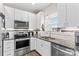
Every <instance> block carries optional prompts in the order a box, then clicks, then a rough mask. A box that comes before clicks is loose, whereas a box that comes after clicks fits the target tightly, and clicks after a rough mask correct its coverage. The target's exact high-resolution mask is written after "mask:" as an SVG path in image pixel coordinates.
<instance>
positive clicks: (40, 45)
mask: <svg viewBox="0 0 79 59" xmlns="http://www.w3.org/2000/svg"><path fill="white" fill-rule="evenodd" d="M36 51H37V52H39V53H40V54H41V55H42V56H51V43H50V42H47V41H44V40H41V39H37V40H36Z"/></svg>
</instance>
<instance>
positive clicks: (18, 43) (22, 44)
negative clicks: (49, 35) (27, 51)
mask: <svg viewBox="0 0 79 59" xmlns="http://www.w3.org/2000/svg"><path fill="white" fill-rule="evenodd" d="M29 46H30V40H29V39H28V40H20V41H16V49H20V48H24V47H29Z"/></svg>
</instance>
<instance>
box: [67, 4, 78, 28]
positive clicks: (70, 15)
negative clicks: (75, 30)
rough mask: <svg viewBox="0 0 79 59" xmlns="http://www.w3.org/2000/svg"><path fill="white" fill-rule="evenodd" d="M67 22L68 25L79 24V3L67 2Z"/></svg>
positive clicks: (74, 25)
mask: <svg viewBox="0 0 79 59" xmlns="http://www.w3.org/2000/svg"><path fill="white" fill-rule="evenodd" d="M67 22H68V26H70V27H76V26H79V4H78V3H71V4H67Z"/></svg>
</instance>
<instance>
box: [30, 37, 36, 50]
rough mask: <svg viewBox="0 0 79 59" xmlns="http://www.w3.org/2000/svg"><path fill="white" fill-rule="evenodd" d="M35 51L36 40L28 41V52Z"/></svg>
mask: <svg viewBox="0 0 79 59" xmlns="http://www.w3.org/2000/svg"><path fill="white" fill-rule="evenodd" d="M35 49H36V38H31V39H30V50H35Z"/></svg>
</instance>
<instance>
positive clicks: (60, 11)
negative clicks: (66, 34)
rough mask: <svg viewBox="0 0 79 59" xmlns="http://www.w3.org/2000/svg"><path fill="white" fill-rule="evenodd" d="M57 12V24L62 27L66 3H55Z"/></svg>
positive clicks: (64, 19)
mask: <svg viewBox="0 0 79 59" xmlns="http://www.w3.org/2000/svg"><path fill="white" fill-rule="evenodd" d="M57 12H58V26H59V27H64V26H65V21H66V4H65V3H58V4H57Z"/></svg>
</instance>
